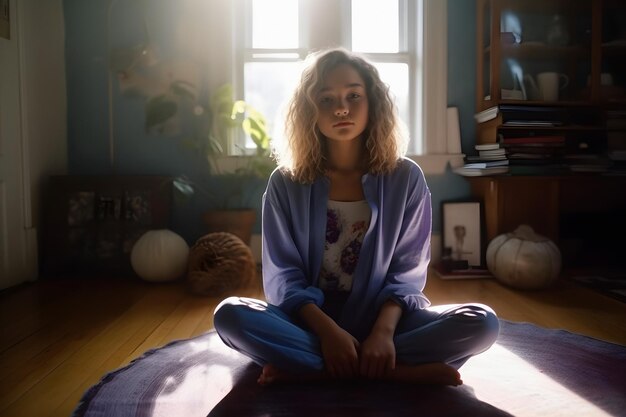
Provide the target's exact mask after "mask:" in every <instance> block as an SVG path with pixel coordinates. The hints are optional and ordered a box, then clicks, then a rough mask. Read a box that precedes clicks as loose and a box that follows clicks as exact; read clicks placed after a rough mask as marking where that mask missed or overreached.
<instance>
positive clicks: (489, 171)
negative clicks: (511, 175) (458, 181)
mask: <svg viewBox="0 0 626 417" xmlns="http://www.w3.org/2000/svg"><path fill="white" fill-rule="evenodd" d="M453 172H454V173H455V174H458V175H462V176H464V177H484V176H487V175H500V174H507V173H508V172H509V167H508V166H499V167H489V168H466V167H465V166H462V167H459V168H455V169H454V170H453Z"/></svg>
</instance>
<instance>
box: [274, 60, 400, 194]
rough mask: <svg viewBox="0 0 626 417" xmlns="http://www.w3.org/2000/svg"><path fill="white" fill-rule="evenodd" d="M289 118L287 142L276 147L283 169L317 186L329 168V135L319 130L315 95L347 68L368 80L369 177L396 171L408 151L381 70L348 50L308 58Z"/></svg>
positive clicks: (293, 176)
mask: <svg viewBox="0 0 626 417" xmlns="http://www.w3.org/2000/svg"><path fill="white" fill-rule="evenodd" d="M307 61H308V65H307V66H306V68H305V69H304V71H303V72H302V76H301V79H300V85H299V86H298V87H297V88H296V90H295V92H294V94H293V96H292V98H291V101H290V103H289V107H288V110H287V115H286V119H285V136H286V137H285V142H284V143H283V144H282V148H278V147H277V148H275V149H274V156H275V158H276V160H277V162H278V166H279V167H281V169H282V170H283V171H284V172H287V173H288V174H289V175H290V176H291V177H292V178H293V179H294V180H296V181H298V182H301V183H312V182H313V181H315V179H316V178H318V177H319V176H321V175H324V173H325V170H326V161H327V158H326V147H325V141H324V136H323V135H322V133H321V132H320V130H319V128H318V127H317V118H318V108H317V104H316V100H315V98H316V96H317V94H318V92H319V91H320V89H321V88H322V87H323V83H324V80H325V79H326V76H327V75H328V73H329V72H330V71H332V70H333V69H335V68H337V67H338V66H340V65H343V64H348V65H350V66H352V68H354V69H355V70H356V71H357V72H358V73H359V75H360V76H361V78H362V79H363V81H364V82H365V89H366V92H367V98H368V106H369V117H368V124H367V127H366V128H365V131H364V132H363V137H364V138H365V149H366V153H367V155H368V161H367V167H368V172H369V173H370V174H385V173H389V172H390V171H392V170H393V169H394V168H395V167H396V164H397V163H398V160H399V159H400V158H401V157H402V156H403V155H404V153H405V151H406V135H405V134H404V131H403V129H402V124H401V122H399V120H398V118H397V114H396V107H395V105H394V102H393V99H392V97H391V95H390V93H389V87H388V85H387V84H385V83H383V82H382V81H381V79H380V76H379V74H378V70H377V69H376V68H375V67H374V66H373V65H372V64H371V63H369V62H368V61H367V60H366V59H365V58H363V57H361V56H359V55H357V54H355V53H352V52H349V51H347V50H345V49H341V48H339V49H331V50H327V51H322V52H318V53H314V54H311V55H309V57H307Z"/></svg>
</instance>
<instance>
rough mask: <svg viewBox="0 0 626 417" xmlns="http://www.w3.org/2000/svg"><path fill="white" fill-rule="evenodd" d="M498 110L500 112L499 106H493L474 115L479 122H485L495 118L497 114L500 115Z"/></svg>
mask: <svg viewBox="0 0 626 417" xmlns="http://www.w3.org/2000/svg"><path fill="white" fill-rule="evenodd" d="M498 112H499V108H498V106H493V107H490V108H488V109H486V110H483V111H481V112H479V113H476V114H475V115H474V119H475V120H476V122H478V123H485V122H487V121H489V120H492V119H495V118H496V116H497V115H498Z"/></svg>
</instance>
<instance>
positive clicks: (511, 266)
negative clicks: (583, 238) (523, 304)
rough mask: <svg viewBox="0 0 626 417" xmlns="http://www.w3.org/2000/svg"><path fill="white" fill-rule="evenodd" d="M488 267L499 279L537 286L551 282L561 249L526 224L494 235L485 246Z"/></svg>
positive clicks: (524, 286)
mask: <svg viewBox="0 0 626 417" xmlns="http://www.w3.org/2000/svg"><path fill="white" fill-rule="evenodd" d="M487 268H489V271H490V272H491V273H492V274H493V275H494V276H495V277H496V278H497V279H498V280H499V281H501V282H502V283H504V284H506V285H509V286H511V287H514V288H521V289H537V288H544V287H547V286H549V285H551V284H553V283H554V282H555V281H556V279H557V278H558V276H559V272H560V271H561V252H560V251H559V249H558V248H557V247H556V245H555V244H554V242H552V241H551V240H550V239H548V238H547V237H545V236H541V235H539V234H537V233H535V231H534V230H533V229H532V228H531V227H530V226H527V225H521V226H519V227H518V228H517V229H515V231H514V232H513V233H506V234H502V235H500V236H497V237H495V238H494V239H493V240H492V241H491V242H490V243H489V246H488V247H487Z"/></svg>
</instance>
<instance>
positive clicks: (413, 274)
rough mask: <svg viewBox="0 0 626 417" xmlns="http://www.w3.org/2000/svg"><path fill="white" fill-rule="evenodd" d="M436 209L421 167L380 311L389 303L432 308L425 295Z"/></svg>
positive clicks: (414, 177) (413, 181) (411, 186)
mask: <svg viewBox="0 0 626 417" xmlns="http://www.w3.org/2000/svg"><path fill="white" fill-rule="evenodd" d="M431 229H432V208H431V196H430V190H429V189H428V186H427V184H426V180H425V179H424V176H423V174H422V172H421V169H419V167H417V166H415V169H413V170H412V173H411V175H410V180H409V183H408V193H407V196H406V201H405V207H404V213H403V216H402V221H401V225H400V230H399V234H398V238H397V241H396V245H395V249H394V252H393V255H392V258H391V262H390V265H389V268H388V270H387V275H386V277H385V282H384V286H383V288H382V289H381V291H380V293H379V294H378V296H377V297H376V302H375V304H376V308H377V309H379V308H380V306H382V304H383V303H384V302H385V301H387V300H388V299H392V300H394V301H396V302H397V303H398V304H400V306H402V308H403V309H404V310H409V311H411V310H417V309H421V308H425V307H428V306H429V305H430V301H429V300H428V298H426V296H425V295H424V293H423V290H424V287H425V285H426V278H427V272H428V264H429V262H430V237H431Z"/></svg>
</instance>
